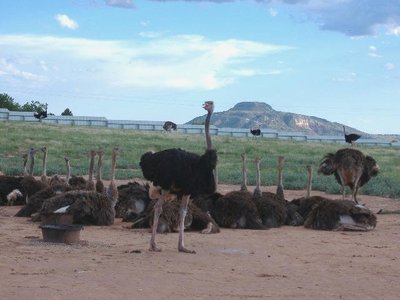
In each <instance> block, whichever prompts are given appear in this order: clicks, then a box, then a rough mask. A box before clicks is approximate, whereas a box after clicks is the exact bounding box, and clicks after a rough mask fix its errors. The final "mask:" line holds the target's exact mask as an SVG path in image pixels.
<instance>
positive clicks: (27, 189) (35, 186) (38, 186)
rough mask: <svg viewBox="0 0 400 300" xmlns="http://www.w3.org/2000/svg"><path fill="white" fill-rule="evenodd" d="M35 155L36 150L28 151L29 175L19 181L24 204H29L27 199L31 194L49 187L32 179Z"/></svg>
mask: <svg viewBox="0 0 400 300" xmlns="http://www.w3.org/2000/svg"><path fill="white" fill-rule="evenodd" d="M35 154H36V149H35V148H31V149H30V150H29V159H30V161H31V163H30V168H29V175H27V176H24V178H23V179H22V181H21V188H22V193H23V194H24V195H25V203H28V202H29V198H30V197H31V196H32V195H33V194H35V193H36V192H38V191H40V190H42V189H45V188H47V187H48V186H49V184H48V183H45V182H43V181H41V180H36V179H35V178H34V177H33V172H34V166H35Z"/></svg>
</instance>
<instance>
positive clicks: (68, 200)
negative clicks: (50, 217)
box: [40, 148, 119, 225]
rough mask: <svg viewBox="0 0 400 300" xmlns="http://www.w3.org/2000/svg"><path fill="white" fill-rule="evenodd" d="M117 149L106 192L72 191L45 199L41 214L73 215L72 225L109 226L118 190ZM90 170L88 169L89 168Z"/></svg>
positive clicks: (113, 215)
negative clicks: (116, 183) (116, 181)
mask: <svg viewBox="0 0 400 300" xmlns="http://www.w3.org/2000/svg"><path fill="white" fill-rule="evenodd" d="M118 151H119V150H118V148H114V149H113V152H112V161H111V180H110V185H109V187H108V188H107V191H106V192H105V193H103V194H100V193H98V192H96V191H93V190H91V191H88V190H73V191H68V192H65V193H62V194H60V195H56V196H54V197H52V198H49V199H47V200H46V201H45V202H44V203H43V205H42V208H41V210H40V213H41V214H47V213H51V212H55V213H65V212H66V213H68V214H71V215H73V221H74V223H78V224H88V225H111V224H113V223H114V219H115V203H116V201H117V200H118V189H117V187H116V185H115V180H114V178H115V166H116V157H117V154H118ZM89 168H90V167H89Z"/></svg>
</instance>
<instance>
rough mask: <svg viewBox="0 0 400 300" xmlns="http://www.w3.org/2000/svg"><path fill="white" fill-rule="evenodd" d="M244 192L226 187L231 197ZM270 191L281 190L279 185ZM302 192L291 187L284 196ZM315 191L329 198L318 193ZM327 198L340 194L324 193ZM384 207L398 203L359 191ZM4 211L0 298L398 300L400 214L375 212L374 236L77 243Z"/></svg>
mask: <svg viewBox="0 0 400 300" xmlns="http://www.w3.org/2000/svg"><path fill="white" fill-rule="evenodd" d="M238 188H239V187H238V186H226V185H221V186H220V187H219V191H221V192H227V191H229V190H232V189H238ZM265 190H270V191H274V190H275V187H268V188H265ZM304 194H305V192H304V191H285V196H286V198H287V199H289V200H290V199H293V198H296V197H301V196H304ZM313 194H314V195H318V194H321V195H324V194H323V193H318V192H313ZM325 196H328V197H330V198H334V199H335V198H338V196H337V195H336V196H332V195H325ZM360 199H361V201H362V202H363V203H365V204H366V205H367V206H368V207H370V208H371V209H373V210H374V211H377V210H378V209H380V208H383V209H397V210H398V209H400V201H399V199H385V198H379V197H370V196H364V195H361V196H360ZM18 209H19V207H16V206H14V207H0V245H1V252H0V274H1V279H0V280H1V284H0V299H8V300H11V299H30V300H35V299H40V300H43V299H49V300H50V299H51V300H53V299H108V300H111V299H219V300H227V299H399V297H400V284H399V283H400V215H398V214H397V215H396V214H385V215H378V225H377V227H376V229H375V230H372V231H370V232H328V231H316V230H311V229H305V228H303V227H289V226H284V227H281V228H277V229H270V230H265V231H255V230H238V229H236V230H234V229H225V228H222V230H221V232H220V233H218V234H211V235H203V234H200V233H199V232H186V233H185V245H186V246H187V247H188V248H189V249H194V250H195V251H196V252H197V253H196V254H186V253H179V252H178V251H177V244H178V233H170V234H163V235H161V234H160V235H157V243H158V246H160V247H161V248H162V250H163V251H162V252H160V253H155V252H150V251H148V248H149V240H150V233H149V231H148V230H144V229H140V230H139V229H130V228H128V227H129V223H123V222H121V220H120V219H116V221H115V224H114V225H112V226H108V227H107V226H85V227H84V229H83V230H82V231H81V234H80V242H79V243H77V244H73V245H67V244H56V243H46V242H43V240H42V233H41V229H40V228H39V227H38V224H37V223H32V222H31V221H30V220H28V219H26V218H16V217H13V215H14V214H15V213H16V212H17V211H18Z"/></svg>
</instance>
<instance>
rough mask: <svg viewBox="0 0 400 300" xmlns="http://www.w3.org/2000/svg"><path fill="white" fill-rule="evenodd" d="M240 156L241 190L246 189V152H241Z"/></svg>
mask: <svg viewBox="0 0 400 300" xmlns="http://www.w3.org/2000/svg"><path fill="white" fill-rule="evenodd" d="M241 157H242V186H241V187H240V190H241V191H247V170H246V154H245V153H243V154H242V155H241Z"/></svg>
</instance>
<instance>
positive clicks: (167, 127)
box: [163, 121, 177, 131]
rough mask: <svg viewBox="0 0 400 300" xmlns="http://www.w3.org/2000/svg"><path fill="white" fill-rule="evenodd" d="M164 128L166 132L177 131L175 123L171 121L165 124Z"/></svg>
mask: <svg viewBox="0 0 400 300" xmlns="http://www.w3.org/2000/svg"><path fill="white" fill-rule="evenodd" d="M163 128H164V130H165V131H172V130H174V131H175V130H176V128H177V127H176V124H175V123H174V122H171V121H167V122H165V123H164V125H163Z"/></svg>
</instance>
